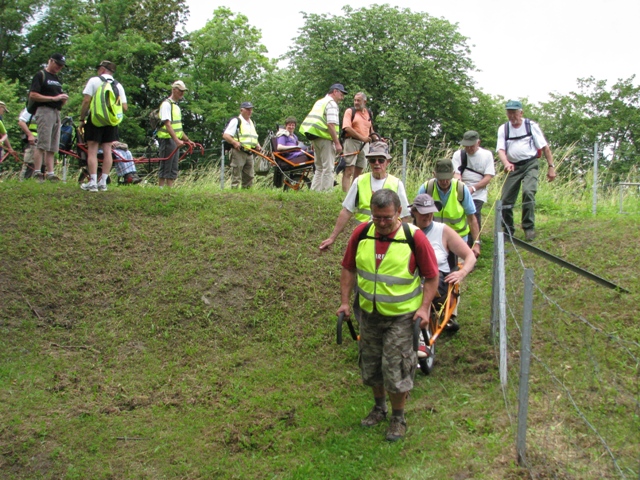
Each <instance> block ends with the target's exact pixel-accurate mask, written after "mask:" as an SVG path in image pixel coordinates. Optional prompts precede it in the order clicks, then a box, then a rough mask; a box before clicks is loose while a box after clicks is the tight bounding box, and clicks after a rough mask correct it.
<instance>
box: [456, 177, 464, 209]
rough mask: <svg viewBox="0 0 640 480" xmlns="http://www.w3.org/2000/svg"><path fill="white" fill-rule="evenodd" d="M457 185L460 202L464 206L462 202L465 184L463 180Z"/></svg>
mask: <svg viewBox="0 0 640 480" xmlns="http://www.w3.org/2000/svg"><path fill="white" fill-rule="evenodd" d="M456 185H457V190H458V202H460V203H461V204H462V202H463V201H464V183H463V182H462V180H458V182H457V183H456Z"/></svg>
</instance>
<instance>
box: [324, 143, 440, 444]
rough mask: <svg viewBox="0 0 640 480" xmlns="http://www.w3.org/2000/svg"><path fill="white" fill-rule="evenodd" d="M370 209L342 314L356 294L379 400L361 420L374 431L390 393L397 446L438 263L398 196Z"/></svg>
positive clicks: (347, 264) (347, 263) (348, 266)
mask: <svg viewBox="0 0 640 480" xmlns="http://www.w3.org/2000/svg"><path fill="white" fill-rule="evenodd" d="M372 149H373V145H372ZM370 204H371V211H372V215H371V220H372V221H370V222H367V223H362V224H360V225H358V226H357V227H356V228H355V230H354V231H353V233H352V234H351V238H350V239H349V243H348V245H347V249H346V251H345V254H344V258H343V260H342V271H341V274H340V300H341V301H340V307H339V308H338V311H337V312H336V315H340V314H344V316H345V317H350V315H351V307H350V305H349V299H350V296H351V292H352V291H354V289H355V291H356V293H357V295H358V305H359V309H360V314H359V315H357V316H358V323H359V325H360V341H359V342H358V349H359V353H360V362H359V363H360V372H361V376H362V382H363V383H364V384H365V385H367V386H369V387H371V388H372V390H373V398H374V406H373V408H372V409H371V412H370V413H369V415H367V417H366V418H364V419H363V420H362V421H361V422H360V423H361V425H362V426H363V427H373V426H375V425H378V424H379V423H381V422H383V421H385V420H386V419H387V402H386V396H387V393H388V395H389V399H390V401H391V408H392V412H391V418H390V421H389V428H388V429H387V433H386V439H387V440H388V441H390V442H395V441H397V440H400V439H402V438H403V437H404V436H405V433H406V430H407V423H406V421H405V418H404V407H405V402H406V400H407V397H408V394H409V392H410V391H411V389H412V388H413V378H414V375H415V366H416V364H417V357H416V353H415V352H414V351H413V324H414V322H415V320H416V319H417V318H421V319H422V322H421V325H422V326H423V327H424V326H426V324H427V321H428V319H429V312H430V307H431V301H432V300H433V298H434V297H435V294H436V292H437V289H438V266H437V263H436V258H435V254H434V251H433V248H432V247H431V245H430V244H429V242H428V241H427V239H426V237H425V235H424V233H423V232H422V231H421V230H420V229H418V228H417V227H416V226H414V225H411V224H408V223H403V222H402V220H401V218H400V215H401V212H402V206H401V205H400V198H399V197H398V195H397V194H396V193H395V192H394V191H392V190H389V189H387V188H383V189H381V190H378V191H377V192H375V193H374V194H373V195H372V196H371V201H370ZM421 279H423V280H424V284H421Z"/></svg>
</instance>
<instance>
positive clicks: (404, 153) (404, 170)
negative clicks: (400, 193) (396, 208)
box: [402, 138, 407, 188]
mask: <svg viewBox="0 0 640 480" xmlns="http://www.w3.org/2000/svg"><path fill="white" fill-rule="evenodd" d="M402 184H403V185H404V186H405V188H407V187H406V185H407V139H406V138H403V139H402Z"/></svg>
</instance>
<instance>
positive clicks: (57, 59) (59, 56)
mask: <svg viewBox="0 0 640 480" xmlns="http://www.w3.org/2000/svg"><path fill="white" fill-rule="evenodd" d="M49 58H50V59H51V60H53V61H54V62H56V63H57V64H58V65H66V64H67V60H66V58H64V55H62V54H61V53H54V54H53V55H51V56H50V57H49Z"/></svg>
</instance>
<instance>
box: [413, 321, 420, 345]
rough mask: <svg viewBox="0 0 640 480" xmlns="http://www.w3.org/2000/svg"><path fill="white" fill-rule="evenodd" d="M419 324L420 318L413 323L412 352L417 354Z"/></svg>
mask: <svg viewBox="0 0 640 480" xmlns="http://www.w3.org/2000/svg"><path fill="white" fill-rule="evenodd" d="M420 322H422V318H420V317H418V318H416V321H415V323H414V324H413V351H414V352H417V351H418V348H420Z"/></svg>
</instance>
